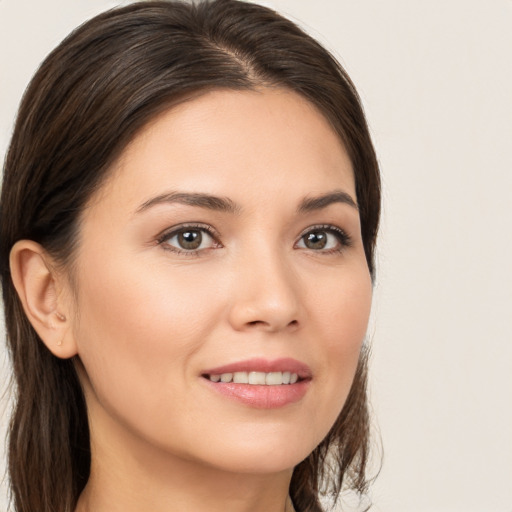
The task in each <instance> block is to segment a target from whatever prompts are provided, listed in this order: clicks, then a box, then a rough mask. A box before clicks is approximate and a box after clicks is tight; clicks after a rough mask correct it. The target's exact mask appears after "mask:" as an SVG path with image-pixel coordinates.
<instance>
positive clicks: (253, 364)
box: [201, 359, 312, 409]
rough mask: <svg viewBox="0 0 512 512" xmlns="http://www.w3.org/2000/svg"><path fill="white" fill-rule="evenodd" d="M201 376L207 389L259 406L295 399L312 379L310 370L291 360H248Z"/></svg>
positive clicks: (293, 400)
mask: <svg viewBox="0 0 512 512" xmlns="http://www.w3.org/2000/svg"><path fill="white" fill-rule="evenodd" d="M201 377H202V378H203V379H204V380H205V381H206V382H207V383H208V384H209V387H210V389H213V390H214V391H216V392H218V393H220V394H221V395H224V396H226V397H228V398H230V399H234V400H236V401H239V402H241V403H243V404H245V405H248V406H250V407H255V408H259V409H275V408H278V407H282V406H284V405H287V404H290V403H293V402H297V401H299V400H300V399H301V398H302V397H303V396H304V395H305V394H306V392H307V390H308V388H309V383H310V381H311V380H312V372H311V369H310V368H309V367H308V366H307V365H305V364H303V363H300V362H299V361H296V360H294V359H278V360H274V361H268V360H265V359H251V360H247V361H240V362H238V363H233V364H229V365H225V366H222V367H218V368H213V369H211V370H207V371H204V372H202V374H201Z"/></svg>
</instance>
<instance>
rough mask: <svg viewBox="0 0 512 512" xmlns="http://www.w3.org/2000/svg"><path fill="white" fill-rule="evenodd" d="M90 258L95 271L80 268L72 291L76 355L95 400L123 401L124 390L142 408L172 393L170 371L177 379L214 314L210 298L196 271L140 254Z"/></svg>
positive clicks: (195, 349)
mask: <svg viewBox="0 0 512 512" xmlns="http://www.w3.org/2000/svg"><path fill="white" fill-rule="evenodd" d="M90 261H91V266H89V267H88V269H89V270H91V269H92V268H95V269H96V272H92V271H89V272H86V269H84V271H83V275H87V279H82V280H81V286H80V290H79V300H78V305H79V312H80V321H79V325H78V328H77V330H76V338H77V342H78V346H79V355H80V358H81V360H82V362H83V364H84V367H85V369H86V372H87V375H88V377H89V380H90V382H91V385H92V387H93V389H94V391H95V394H96V395H97V397H98V399H99V400H100V401H104V402H111V403H112V404H114V402H115V401H116V400H121V402H120V404H121V407H124V406H123V405H122V404H123V401H124V400H126V399H127V398H126V397H127V395H128V397H129V399H130V400H131V402H132V403H131V406H130V407H131V408H133V404H134V402H136V401H137V399H138V397H142V398H143V400H140V401H141V404H138V405H139V406H140V407H148V409H149V408H150V406H151V404H152V403H153V402H154V404H153V405H156V402H157V401H159V400H160V401H165V400H166V399H168V398H169V396H170V395H171V394H172V393H173V386H174V381H173V379H172V378H171V376H175V377H178V378H180V377H183V374H184V373H185V372H186V370H187V368H189V367H190V365H187V362H188V361H189V359H190V358H191V357H192V356H193V354H194V353H195V352H196V351H197V350H198V349H199V348H200V346H201V344H202V342H203V340H204V338H205V336H206V335H207V333H208V332H209V330H210V329H211V321H213V320H212V319H214V318H216V314H215V311H213V309H214V308H215V304H216V302H215V300H214V297H211V296H210V295H211V294H209V292H208V290H205V287H204V283H202V284H203V286H202V287H201V286H200V285H201V283H200V282H196V280H197V281H199V278H198V277H194V276H192V275H187V274H185V275H182V274H180V273H178V272H174V273H171V272H170V271H169V269H167V270H166V269H165V268H158V267H155V265H153V266H151V265H145V264H144V263H145V262H144V259H139V261H137V260H135V261H133V260H131V261H130V260H128V261H126V262H122V261H116V264H112V265H106V264H105V261H103V262H102V263H101V264H100V262H97V263H98V264H97V265H94V260H92V259H91V260H90ZM164 267H165V266H164ZM169 275H172V278H169ZM198 290H201V293H198V292H197V291H198ZM198 311H200V312H201V315H199V314H198ZM175 380H176V381H177V380H178V379H175ZM155 390H159V392H158V393H156V392H155ZM104 405H106V404H104Z"/></svg>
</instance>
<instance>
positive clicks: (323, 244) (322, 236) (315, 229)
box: [297, 225, 351, 253]
mask: <svg viewBox="0 0 512 512" xmlns="http://www.w3.org/2000/svg"><path fill="white" fill-rule="evenodd" d="M350 245H351V239H350V237H349V235H348V234H347V233H346V232H345V231H344V230H342V229H340V228H338V227H336V226H331V225H327V226H312V227H311V228H310V230H309V231H307V232H306V233H304V234H303V235H302V236H301V237H300V239H299V241H298V243H297V247H298V248H299V249H309V250H311V251H319V252H324V253H330V252H341V251H342V250H343V249H344V248H345V247H348V246H350Z"/></svg>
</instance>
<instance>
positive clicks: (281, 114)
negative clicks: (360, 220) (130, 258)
mask: <svg viewBox="0 0 512 512" xmlns="http://www.w3.org/2000/svg"><path fill="white" fill-rule="evenodd" d="M333 188H336V189H340V188H341V189H343V190H345V191H346V192H348V193H350V194H353V198H354V200H355V199H356V198H355V184H354V176H353V170H352V165H351V162H350V159H349V157H348V155H347V152H346V151H345V148H344V146H343V144H342V142H341V140H340V139H339V137H338V135H337V134H336V133H335V131H334V130H333V129H332V127H331V125H330V123H329V122H328V120H327V119H326V118H325V117H324V116H323V115H322V114H321V113H320V111H319V110H318V109H317V108H316V107H315V106H314V105H312V104H311V103H310V102H308V101H307V100H306V99H304V98H303V97H302V96H300V95H298V94H296V93H294V92H292V91H289V90H286V89H279V88H273V89H270V88H263V89H259V90H251V91H232V90H218V91H210V92H207V93H205V94H203V95H201V96H199V97H196V98H194V99H192V100H189V101H186V102H184V103H181V104H180V105H178V106H176V107H173V108H171V109H169V110H167V111H165V112H163V113H162V114H160V115H159V116H157V117H156V118H155V119H154V120H153V121H151V122H150V123H149V124H148V125H146V126H145V127H144V128H143V129H142V130H141V131H140V132H139V134H138V135H137V136H136V137H135V138H134V140H133V141H132V142H131V143H130V144H129V145H128V146H127V147H126V149H125V150H124V151H123V153H122V154H121V156H120V158H119V159H118V161H117V162H116V163H115V164H114V165H113V168H112V172H111V174H110V179H109V180H108V182H107V183H106V185H105V186H104V187H103V192H104V193H103V194H101V193H100V194H99V196H100V197H101V196H102V197H103V198H105V196H106V195H107V196H108V197H109V198H110V200H113V199H114V197H113V196H116V197H117V199H118V200H121V201H123V202H124V203H140V201H141V199H142V198H143V197H146V198H147V199H150V197H151V196H152V195H155V194H161V193H164V192H166V190H165V189H169V190H187V191H192V192H202V193H211V194H218V195H228V196H230V197H233V199H235V200H241V201H242V202H244V201H250V200H251V199H254V200H255V201H258V202H259V204H262V203H265V202H268V201H271V200H275V198H276V194H275V193H276V192H278V191H279V194H280V195H281V196H280V197H282V194H283V193H286V195H287V196H290V197H293V196H294V195H300V196H301V197H303V196H304V195H309V194H310V195H315V194H320V193H323V192H325V190H326V189H333ZM258 191H259V192H260V194H258V193H257V192H258Z"/></svg>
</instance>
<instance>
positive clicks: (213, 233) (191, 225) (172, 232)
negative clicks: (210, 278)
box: [156, 222, 222, 256]
mask: <svg viewBox="0 0 512 512" xmlns="http://www.w3.org/2000/svg"><path fill="white" fill-rule="evenodd" d="M187 229H195V230H198V231H204V232H206V233H207V234H208V235H209V236H210V237H211V238H212V239H213V240H214V242H215V244H216V246H218V247H222V244H221V243H220V240H219V238H220V237H219V233H218V232H217V230H215V229H214V228H213V227H212V226H210V225H209V224H203V223H201V222H185V223H183V224H178V225H177V226H173V227H171V228H167V229H165V230H164V231H162V232H161V233H160V234H159V235H158V236H157V237H156V243H157V244H158V245H161V246H165V245H166V244H165V241H166V240H168V239H169V238H172V237H173V236H176V235H177V234H179V233H180V232H182V231H185V230H187ZM165 249H166V250H169V251H172V252H176V253H178V254H187V255H192V256H194V255H197V254H198V253H200V252H201V251H203V250H205V249H197V250H189V251H187V250H185V249H179V248H177V247H174V246H172V245H167V246H166V247H165Z"/></svg>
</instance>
